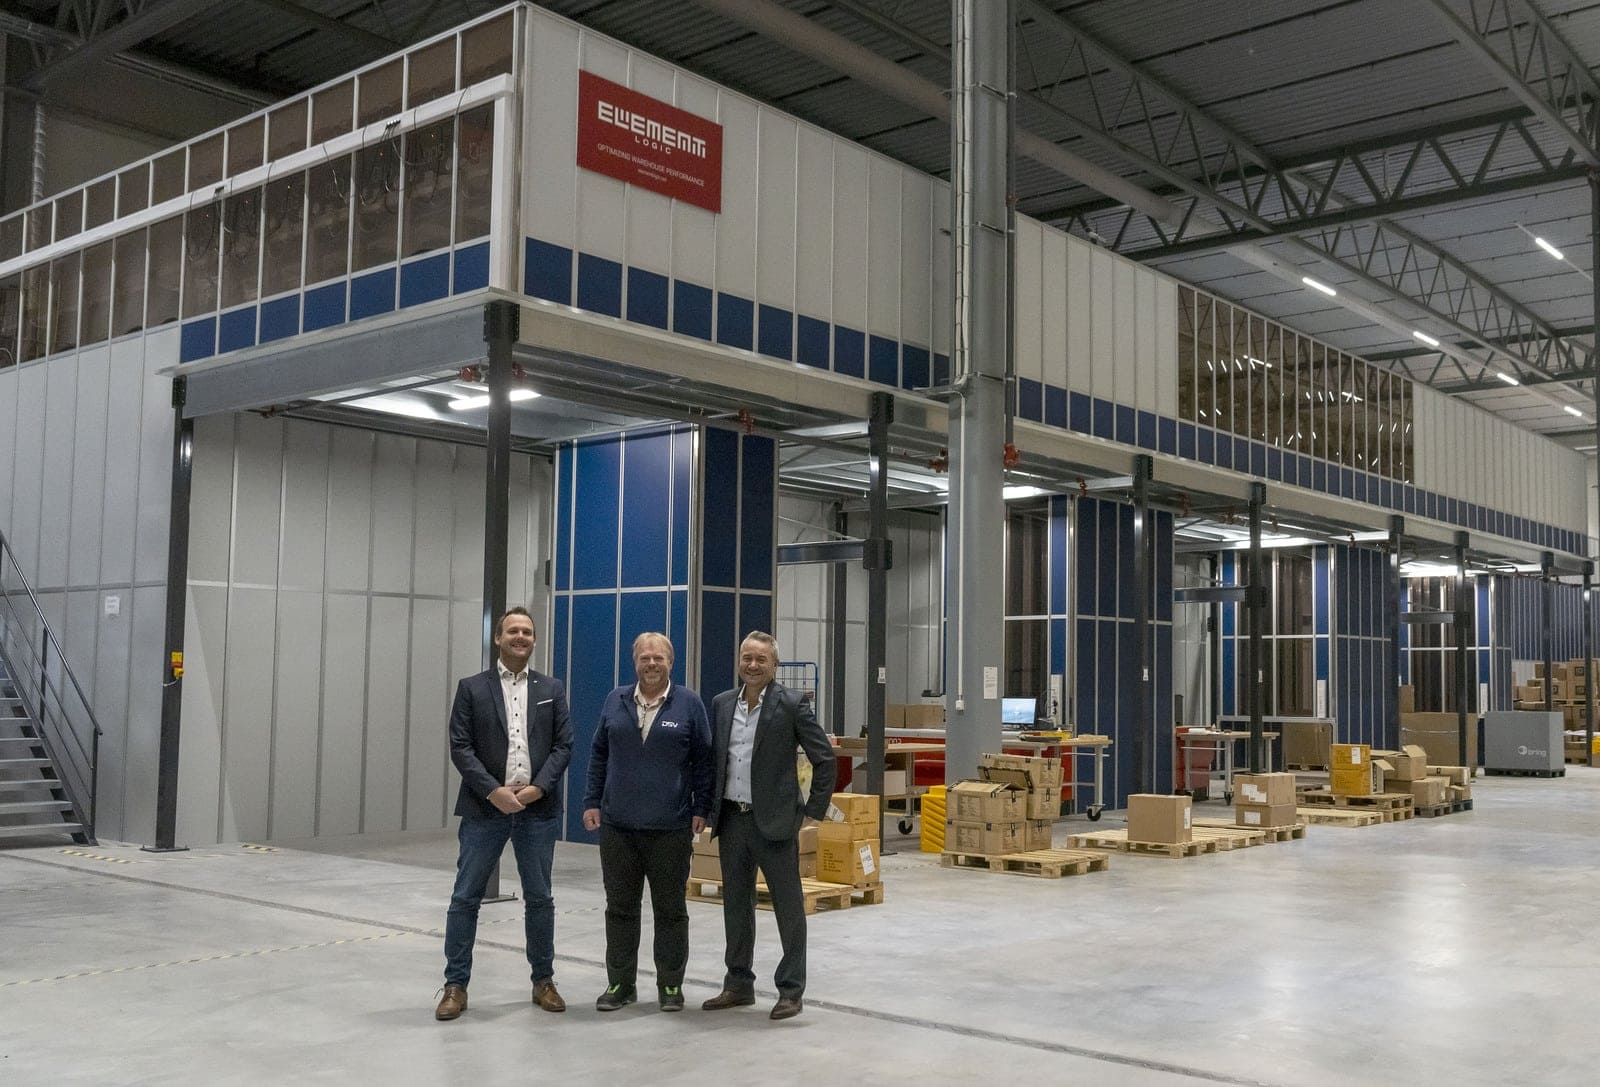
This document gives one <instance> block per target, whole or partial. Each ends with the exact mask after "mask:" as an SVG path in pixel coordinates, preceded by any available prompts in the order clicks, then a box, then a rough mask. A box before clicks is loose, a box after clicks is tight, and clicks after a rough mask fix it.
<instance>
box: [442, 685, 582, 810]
mask: <svg viewBox="0 0 1600 1087" xmlns="http://www.w3.org/2000/svg"><path fill="white" fill-rule="evenodd" d="M498 668H499V664H498V662H496V665H495V667H492V668H489V669H487V670H486V671H482V672H479V673H478V674H477V675H475V676H468V677H467V678H466V679H463V680H462V681H461V682H460V683H458V684H456V700H455V705H453V706H452V707H451V708H450V761H451V762H453V763H455V764H456V769H457V770H459V771H460V772H461V791H460V792H458V793H457V794H456V814H457V815H465V816H485V817H486V816H493V815H498V814H499V810H498V809H497V808H496V807H495V806H494V805H493V804H491V803H489V794H490V793H492V792H494V791H495V790H496V789H498V788H499V787H500V786H502V785H504V784H505V783H506V754H507V751H508V749H509V748H510V746H511V734H510V733H509V732H507V731H506V702H505V695H504V692H502V690H501V689H500V673H499V671H498ZM527 732H528V765H529V766H531V767H532V768H533V780H532V781H531V782H530V783H529V784H532V785H537V786H539V788H540V790H541V791H543V793H544V795H543V796H541V797H540V798H539V799H538V800H537V801H535V802H534V803H532V804H530V805H528V808H527V810H528V811H529V812H531V813H532V814H533V815H535V816H537V817H538V818H541V819H546V818H548V819H553V818H555V817H556V816H558V815H560V814H561V776H562V775H563V774H565V773H566V772H567V763H568V762H570V761H571V760H572V717H571V714H570V713H569V712H568V710H567V691H566V688H565V687H563V686H562V685H561V681H560V680H558V679H553V678H551V677H550V676H547V675H543V674H541V673H539V672H535V671H534V670H533V669H532V668H530V669H528V719H527Z"/></svg>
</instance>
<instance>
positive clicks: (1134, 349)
mask: <svg viewBox="0 0 1600 1087" xmlns="http://www.w3.org/2000/svg"><path fill="white" fill-rule="evenodd" d="M1106 260H1107V261H1108V262H1109V264H1110V267H1111V268H1113V269H1115V274H1114V278H1113V280H1112V282H1113V284H1114V286H1113V288H1112V295H1111V301H1112V305H1113V309H1112V311H1111V314H1112V322H1113V328H1114V329H1115V331H1114V332H1113V334H1112V350H1113V352H1114V356H1113V359H1114V361H1113V362H1112V371H1111V373H1112V386H1111V392H1110V395H1111V398H1112V399H1113V400H1115V401H1116V402H1117V403H1118V404H1124V405H1129V406H1131V405H1132V404H1133V403H1134V402H1135V401H1136V400H1137V399H1138V397H1139V365H1140V361H1141V360H1140V359H1139V355H1138V348H1139V339H1138V324H1139V312H1138V303H1139V299H1138V293H1137V287H1136V283H1137V281H1138V269H1136V268H1134V266H1133V265H1132V264H1130V263H1129V262H1127V261H1125V260H1122V259H1120V258H1119V257H1117V256H1115V255H1114V254H1111V253H1107V254H1106Z"/></svg>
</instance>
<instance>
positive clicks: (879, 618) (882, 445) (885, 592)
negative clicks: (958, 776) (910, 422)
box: [862, 393, 911, 849]
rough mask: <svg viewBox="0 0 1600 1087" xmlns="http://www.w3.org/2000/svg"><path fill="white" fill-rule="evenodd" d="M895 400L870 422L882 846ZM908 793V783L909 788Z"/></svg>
mask: <svg viewBox="0 0 1600 1087" xmlns="http://www.w3.org/2000/svg"><path fill="white" fill-rule="evenodd" d="M893 422H894V396H893V395H892V394H890V393H873V394H872V408H871V414H870V415H869V416H868V420H867V451H868V454H867V471H868V473H869V475H868V480H869V482H868V487H867V539H866V551H865V556H864V558H863V561H862V565H863V566H865V567H866V569H867V789H866V791H867V792H868V793H869V794H870V795H872V796H875V797H878V843H879V846H880V849H881V847H882V844H883V820H884V817H885V815H884V810H883V767H884V743H883V714H884V702H885V701H886V699H885V697H884V695H885V693H886V692H887V684H888V682H889V672H888V666H889V634H888V612H889V567H890V566H891V565H893V561H894V560H893V555H892V554H891V553H890V547H889V424H891V423H893ZM906 784H907V787H908V788H909V787H910V784H911V783H910V782H907V783H906Z"/></svg>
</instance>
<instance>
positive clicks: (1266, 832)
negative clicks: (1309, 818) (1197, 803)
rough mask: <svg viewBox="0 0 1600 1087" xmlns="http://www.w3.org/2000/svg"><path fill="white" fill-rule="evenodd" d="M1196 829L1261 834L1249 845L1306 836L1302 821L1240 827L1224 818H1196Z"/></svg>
mask: <svg viewBox="0 0 1600 1087" xmlns="http://www.w3.org/2000/svg"><path fill="white" fill-rule="evenodd" d="M1194 825H1195V828H1196V829H1199V828H1201V827H1204V828H1206V829H1207V830H1244V831H1249V832H1250V833H1252V834H1259V835H1261V836H1262V839H1261V841H1259V842H1251V843H1250V844H1251V845H1270V844H1271V843H1273V842H1292V841H1294V840H1296V839H1298V838H1304V837H1305V836H1306V825H1305V824H1304V823H1291V824H1290V825H1289V826H1286V827H1241V826H1239V825H1238V824H1237V823H1230V822H1228V821H1227V820H1226V819H1196V820H1195V821H1194Z"/></svg>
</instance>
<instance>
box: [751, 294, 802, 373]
mask: <svg viewBox="0 0 1600 1087" xmlns="http://www.w3.org/2000/svg"><path fill="white" fill-rule="evenodd" d="M756 315H757V318H758V321H757V327H756V331H757V338H756V350H758V351H760V352H761V353H762V354H763V355H765V356H767V357H768V358H770V359H782V360H783V361H784V362H789V361H791V360H792V359H793V358H794V314H792V313H790V312H789V311H788V310H786V309H782V308H780V307H778V306H768V305H762V306H760V307H759V308H758V309H757V311H756Z"/></svg>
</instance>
